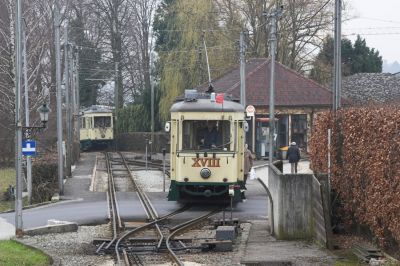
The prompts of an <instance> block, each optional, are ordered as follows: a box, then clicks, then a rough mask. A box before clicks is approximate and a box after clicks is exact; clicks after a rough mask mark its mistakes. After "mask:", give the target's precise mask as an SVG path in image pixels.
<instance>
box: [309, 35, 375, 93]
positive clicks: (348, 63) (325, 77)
mask: <svg viewBox="0 0 400 266" xmlns="http://www.w3.org/2000/svg"><path fill="white" fill-rule="evenodd" d="M333 50H334V40H333V38H332V37H331V36H327V37H326V38H325V40H324V43H323V46H322V49H321V50H320V51H319V53H318V55H317V57H316V59H315V61H314V62H313V68H312V69H311V72H310V78H312V79H313V80H315V81H317V82H319V83H321V84H323V85H326V86H328V85H329V83H330V81H331V80H332V69H333V60H334V54H333ZM341 59H342V75H343V76H350V75H353V74H356V73H380V72H382V63H383V62H382V57H381V56H380V55H379V52H378V51H375V49H373V48H372V49H370V48H369V47H367V45H366V42H365V39H362V38H361V37H360V36H357V40H356V41H355V42H354V45H353V44H352V42H351V41H350V40H349V39H346V38H344V39H342V55H341Z"/></svg>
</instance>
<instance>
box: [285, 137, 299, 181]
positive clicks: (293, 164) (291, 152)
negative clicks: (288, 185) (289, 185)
mask: <svg viewBox="0 0 400 266" xmlns="http://www.w3.org/2000/svg"><path fill="white" fill-rule="evenodd" d="M286 159H288V160H289V163H290V168H291V173H292V174H294V173H296V174H297V164H298V162H299V161H300V150H299V147H297V145H296V142H294V141H293V142H292V143H290V147H289V149H288V151H287V154H286Z"/></svg>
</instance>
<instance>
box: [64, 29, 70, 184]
mask: <svg viewBox="0 0 400 266" xmlns="http://www.w3.org/2000/svg"><path fill="white" fill-rule="evenodd" d="M69 68H70V64H69V44H68V23H67V25H66V27H65V32H64V88H65V105H66V106H65V112H66V119H65V120H66V134H67V136H66V141H65V148H66V164H67V166H66V176H67V177H71V101H70V99H71V97H70V86H69Z"/></svg>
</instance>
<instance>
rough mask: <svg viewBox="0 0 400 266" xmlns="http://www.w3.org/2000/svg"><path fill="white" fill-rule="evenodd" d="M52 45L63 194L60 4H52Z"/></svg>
mask: <svg viewBox="0 0 400 266" xmlns="http://www.w3.org/2000/svg"><path fill="white" fill-rule="evenodd" d="M54 30H55V33H54V39H55V40H54V45H55V54H56V95H57V96H56V98H57V151H58V190H59V194H60V195H63V194H64V158H63V150H62V139H63V137H62V130H63V129H62V99H61V98H62V93H61V56H60V54H61V48H60V4H59V2H58V0H57V1H56V2H55V5H54Z"/></svg>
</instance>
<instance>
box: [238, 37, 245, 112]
mask: <svg viewBox="0 0 400 266" xmlns="http://www.w3.org/2000/svg"><path fill="white" fill-rule="evenodd" d="M239 46H240V47H239V50H240V103H241V104H242V105H243V106H244V107H246V55H245V52H246V45H245V43H244V32H243V31H242V32H241V33H240V44H239Z"/></svg>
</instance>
